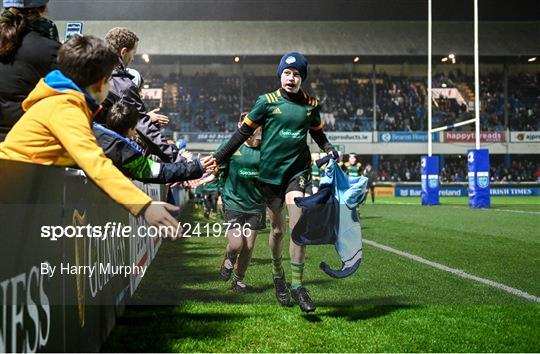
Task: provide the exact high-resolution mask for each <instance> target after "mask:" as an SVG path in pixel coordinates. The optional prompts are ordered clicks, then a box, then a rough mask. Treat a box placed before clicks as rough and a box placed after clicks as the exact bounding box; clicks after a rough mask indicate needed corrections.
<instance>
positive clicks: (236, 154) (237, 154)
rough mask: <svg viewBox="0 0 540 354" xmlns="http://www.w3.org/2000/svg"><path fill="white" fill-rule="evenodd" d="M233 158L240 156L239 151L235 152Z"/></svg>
mask: <svg viewBox="0 0 540 354" xmlns="http://www.w3.org/2000/svg"><path fill="white" fill-rule="evenodd" d="M233 156H242V153H241V152H240V151H239V150H236V152H235V153H234V154H233Z"/></svg>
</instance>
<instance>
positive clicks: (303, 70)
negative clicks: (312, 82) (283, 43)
mask: <svg viewBox="0 0 540 354" xmlns="http://www.w3.org/2000/svg"><path fill="white" fill-rule="evenodd" d="M307 67H308V61H307V60H306V58H305V57H304V56H303V55H302V54H300V53H298V52H287V53H285V54H284V55H283V57H282V58H281V60H280V61H279V66H278V69H277V76H278V77H281V73H282V72H283V70H285V69H287V68H294V69H296V70H298V72H300V76H301V77H302V81H305V80H306V77H307Z"/></svg>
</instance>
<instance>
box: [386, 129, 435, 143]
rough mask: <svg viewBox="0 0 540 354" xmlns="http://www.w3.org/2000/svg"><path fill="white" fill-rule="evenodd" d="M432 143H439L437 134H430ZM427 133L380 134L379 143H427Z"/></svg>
mask: <svg viewBox="0 0 540 354" xmlns="http://www.w3.org/2000/svg"><path fill="white" fill-rule="evenodd" d="M431 135H432V137H433V142H435V143H437V142H439V134H438V133H432V134H431ZM427 141H428V135H427V132H380V133H379V142H381V143H427Z"/></svg>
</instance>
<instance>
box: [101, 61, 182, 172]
mask: <svg viewBox="0 0 540 354" xmlns="http://www.w3.org/2000/svg"><path fill="white" fill-rule="evenodd" d="M131 79H133V76H132V75H131V74H130V73H129V72H128V71H127V70H126V69H125V68H124V66H123V65H122V64H120V65H119V66H117V67H116V68H115V69H114V71H113V73H112V77H111V80H110V82H109V83H110V87H109V95H108V96H107V98H106V99H105V101H104V102H103V103H102V105H101V106H102V110H101V112H100V113H99V115H98V117H96V119H95V121H96V122H98V123H100V124H104V123H105V122H106V117H107V114H108V113H109V110H110V109H111V107H112V106H113V104H115V103H116V102H117V101H119V100H120V99H122V100H123V101H124V102H126V103H127V104H128V105H130V106H132V107H135V108H136V109H137V111H138V112H139V122H138V123H137V127H136V129H137V132H138V133H139V137H140V138H141V139H142V140H143V141H142V144H143V145H144V147H145V150H146V152H147V153H149V154H152V155H156V156H158V157H159V158H160V159H161V160H162V161H164V162H174V161H176V159H177V156H178V149H177V148H176V146H174V145H169V144H167V141H166V140H165V138H164V137H163V135H162V134H161V131H160V130H159V127H158V126H157V125H155V124H154V123H152V121H151V120H150V117H149V116H148V114H146V106H145V105H144V102H143V101H142V99H141V96H140V94H139V89H138V88H137V86H135V84H134V83H133V81H131Z"/></svg>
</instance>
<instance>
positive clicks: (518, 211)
mask: <svg viewBox="0 0 540 354" xmlns="http://www.w3.org/2000/svg"><path fill="white" fill-rule="evenodd" d="M452 208H455V209H466V208H467V207H462V206H458V205H453V206H452ZM476 210H481V211H503V212H507V213H519V214H533V215H540V212H537V211H529V210H511V209H494V208H487V209H484V208H481V209H476Z"/></svg>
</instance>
